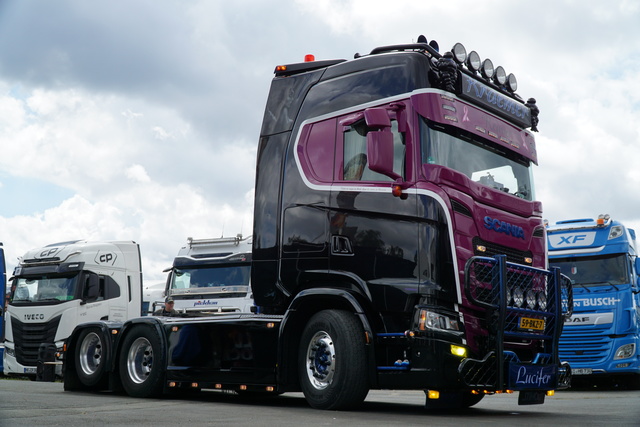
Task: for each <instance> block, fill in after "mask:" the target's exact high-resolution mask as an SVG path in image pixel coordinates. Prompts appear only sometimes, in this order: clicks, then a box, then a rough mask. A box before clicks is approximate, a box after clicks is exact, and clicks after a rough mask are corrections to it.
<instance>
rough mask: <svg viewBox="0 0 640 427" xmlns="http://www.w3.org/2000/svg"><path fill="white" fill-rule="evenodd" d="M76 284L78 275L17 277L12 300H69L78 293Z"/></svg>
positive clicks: (14, 281)
mask: <svg viewBox="0 0 640 427" xmlns="http://www.w3.org/2000/svg"><path fill="white" fill-rule="evenodd" d="M76 284H77V275H76V276H65V277H60V276H56V277H50V276H40V277H28V278H26V277H17V278H14V280H13V286H15V289H14V290H13V293H12V297H11V302H40V301H69V300H72V299H74V296H75V295H76ZM13 286H12V289H13Z"/></svg>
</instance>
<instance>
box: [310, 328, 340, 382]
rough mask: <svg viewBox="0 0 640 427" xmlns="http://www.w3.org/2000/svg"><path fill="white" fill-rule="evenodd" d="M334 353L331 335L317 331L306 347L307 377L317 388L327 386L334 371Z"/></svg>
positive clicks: (331, 379)
mask: <svg viewBox="0 0 640 427" xmlns="http://www.w3.org/2000/svg"><path fill="white" fill-rule="evenodd" d="M335 361H336V353H335V347H334V345H333V339H331V336H330V335H329V334H328V333H326V332H324V331H319V332H317V333H316V334H315V335H314V336H313V338H311V340H310V342H309V346H308V348H307V377H308V378H309V383H311V385H312V386H313V387H314V388H316V389H317V390H323V389H325V388H327V387H328V386H329V385H330V384H331V381H333V376H334V374H335V372H336V363H335Z"/></svg>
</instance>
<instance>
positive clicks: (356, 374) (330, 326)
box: [299, 310, 369, 409]
mask: <svg viewBox="0 0 640 427" xmlns="http://www.w3.org/2000/svg"><path fill="white" fill-rule="evenodd" d="M299 375H300V386H301V388H302V391H303V392H304V396H305V398H306V400H307V402H308V403H309V405H311V406H312V407H314V408H317V409H345V408H349V407H353V406H356V405H358V404H360V403H362V401H363V400H364V399H365V397H366V396H367V393H368V392H369V384H368V377H367V357H366V348H365V339H364V331H363V329H362V325H361V324H360V322H359V320H358V319H357V318H356V316H355V315H354V314H353V313H349V312H346V311H339V310H325V311H321V312H319V313H317V314H315V315H314V316H313V317H312V318H311V320H309V323H308V324H307V326H306V327H305V330H304V332H303V334H302V340H301V344H300V352H299Z"/></svg>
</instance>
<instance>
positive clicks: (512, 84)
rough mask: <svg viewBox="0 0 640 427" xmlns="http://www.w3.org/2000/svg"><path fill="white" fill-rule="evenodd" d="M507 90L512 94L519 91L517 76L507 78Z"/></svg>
mask: <svg viewBox="0 0 640 427" xmlns="http://www.w3.org/2000/svg"><path fill="white" fill-rule="evenodd" d="M507 90H508V91H509V92H511V93H514V92H515V91H517V90H518V80H517V79H516V76H514V75H513V73H511V74H509V75H508V76H507Z"/></svg>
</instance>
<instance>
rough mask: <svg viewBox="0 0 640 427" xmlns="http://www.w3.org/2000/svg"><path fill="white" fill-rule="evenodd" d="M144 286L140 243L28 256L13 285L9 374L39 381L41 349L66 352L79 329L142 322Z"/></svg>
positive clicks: (52, 248)
mask: <svg viewBox="0 0 640 427" xmlns="http://www.w3.org/2000/svg"><path fill="white" fill-rule="evenodd" d="M141 283H142V273H141V263H140V250H139V247H138V244H136V243H135V242H89V241H86V240H76V241H68V242H60V243H55V244H51V245H47V246H44V247H41V248H37V249H32V250H30V251H28V252H27V253H26V254H25V255H24V256H23V257H22V258H21V260H20V263H19V265H18V266H17V267H16V268H15V270H14V272H13V277H12V279H11V287H12V291H11V295H10V300H9V305H8V307H7V311H6V319H5V320H6V329H5V332H6V341H5V354H4V374H5V375H20V376H23V375H26V376H32V377H34V376H35V375H36V373H37V365H38V360H39V359H40V358H42V354H41V352H42V351H43V350H42V349H41V345H43V344H44V345H46V346H47V348H48V349H49V351H50V353H52V354H53V353H55V352H60V351H62V346H63V343H64V340H65V339H66V338H67V337H68V336H69V335H70V334H71V332H72V331H73V329H74V328H75V327H76V326H77V325H78V324H80V323H84V322H89V321H93V320H105V321H119V322H124V321H125V320H127V319H130V318H132V317H137V316H140V310H141V305H142V299H141V293H142V285H141ZM60 368H61V366H58V370H57V373H58V375H61V370H60Z"/></svg>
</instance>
